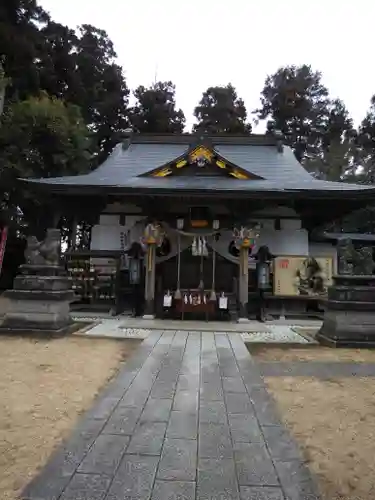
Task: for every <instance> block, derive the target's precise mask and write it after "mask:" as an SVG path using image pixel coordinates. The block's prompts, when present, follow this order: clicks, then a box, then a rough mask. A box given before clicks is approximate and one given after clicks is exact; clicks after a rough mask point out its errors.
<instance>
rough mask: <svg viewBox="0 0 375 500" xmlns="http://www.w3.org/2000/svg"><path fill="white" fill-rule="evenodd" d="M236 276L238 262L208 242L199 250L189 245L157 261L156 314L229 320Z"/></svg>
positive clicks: (234, 301)
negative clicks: (219, 251) (161, 260)
mask: <svg viewBox="0 0 375 500" xmlns="http://www.w3.org/2000/svg"><path fill="white" fill-rule="evenodd" d="M237 276H238V265H236V264H234V263H233V262H230V261H228V260H226V259H225V258H224V257H222V256H220V255H219V254H218V253H217V252H215V251H214V250H213V249H212V247H210V246H209V245H207V246H206V248H205V249H204V251H202V252H200V251H196V249H195V248H194V247H193V245H192V246H190V247H188V248H186V249H184V250H183V251H182V252H181V253H180V255H179V256H178V255H176V256H174V257H172V258H171V259H169V260H166V261H164V262H161V263H159V264H157V266H156V294H155V299H156V304H155V305H156V314H157V316H158V317H163V318H166V317H171V318H180V319H185V318H189V319H197V318H198V317H200V318H202V319H203V318H204V319H206V320H217V319H223V320H224V319H226V320H229V319H230V318H231V315H230V313H231V308H234V309H236V300H237V296H236V295H237V294H236V283H237ZM166 296H167V297H168V296H169V297H170V298H169V299H168V298H166ZM169 304H170V305H169Z"/></svg>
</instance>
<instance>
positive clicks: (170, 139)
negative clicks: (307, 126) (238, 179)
mask: <svg viewBox="0 0 375 500" xmlns="http://www.w3.org/2000/svg"><path fill="white" fill-rule="evenodd" d="M128 140H130V142H131V143H132V144H165V145H168V144H187V145H190V144H196V143H199V142H203V143H205V142H207V141H209V142H211V143H212V145H213V146H215V145H216V144H231V145H238V146H239V145H244V146H246V145H253V146H256V145H259V146H277V145H278V143H279V142H280V138H277V137H275V136H274V135H272V134H250V135H244V134H215V135H208V134H190V133H183V134H132V135H131V137H128V138H127V141H128Z"/></svg>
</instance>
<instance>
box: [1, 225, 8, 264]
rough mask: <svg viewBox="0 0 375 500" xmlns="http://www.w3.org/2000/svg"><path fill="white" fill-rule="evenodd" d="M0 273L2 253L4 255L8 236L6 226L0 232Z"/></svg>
mask: <svg viewBox="0 0 375 500" xmlns="http://www.w3.org/2000/svg"><path fill="white" fill-rule="evenodd" d="M0 235H1V236H0V274H1V268H2V267H3V260H4V255H5V247H6V244H7V238H8V228H7V227H4V228H3V230H2V231H1V232H0Z"/></svg>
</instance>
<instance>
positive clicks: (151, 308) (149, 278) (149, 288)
mask: <svg viewBox="0 0 375 500" xmlns="http://www.w3.org/2000/svg"><path fill="white" fill-rule="evenodd" d="M155 247H156V245H155V244H154V243H151V244H149V245H147V256H146V257H147V258H146V279H145V312H144V315H143V318H144V319H153V318H154V317H155V254H156V252H155Z"/></svg>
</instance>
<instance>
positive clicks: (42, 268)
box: [0, 229, 74, 335]
mask: <svg viewBox="0 0 375 500" xmlns="http://www.w3.org/2000/svg"><path fill="white" fill-rule="evenodd" d="M59 249H60V231H58V230H54V229H49V230H48V232H47V237H46V239H45V240H44V241H42V242H38V241H37V240H36V239H35V238H34V237H31V238H29V239H28V245H27V249H26V251H25V259H26V264H24V265H22V266H21V267H20V274H19V275H18V276H17V277H16V278H15V280H14V286H13V289H12V290H7V291H6V292H5V293H4V296H5V297H7V298H8V299H9V310H8V311H7V313H6V315H5V318H4V320H3V322H2V324H1V326H0V333H9V334H13V333H42V334H43V333H45V334H59V335H62V334H64V333H66V332H68V331H69V330H70V327H71V325H72V320H71V317H70V303H71V301H72V300H73V297H74V294H73V291H72V289H71V282H70V280H69V278H68V277H67V276H66V273H65V270H64V268H63V267H62V266H60V265H59V264H60V255H59Z"/></svg>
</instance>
